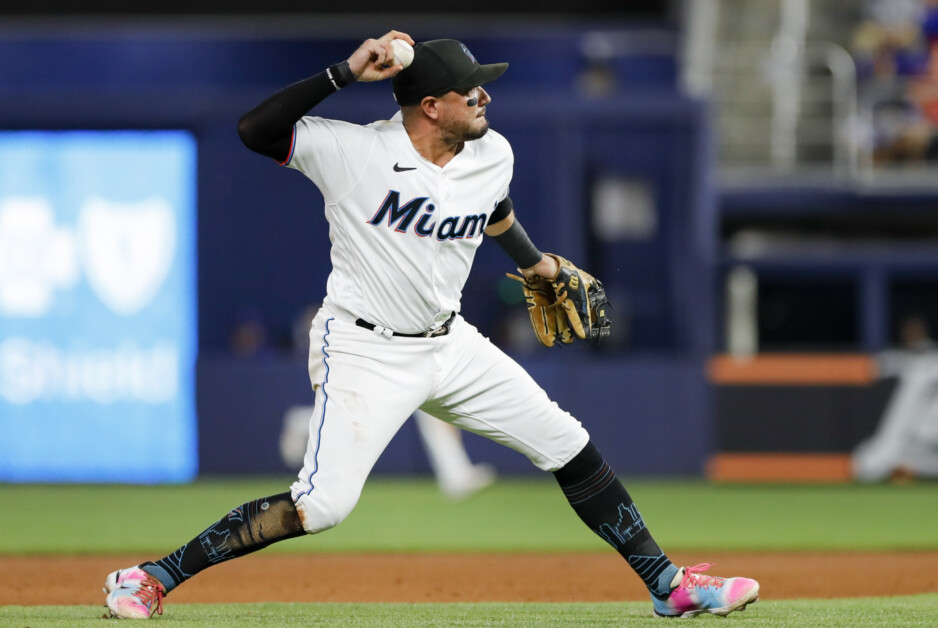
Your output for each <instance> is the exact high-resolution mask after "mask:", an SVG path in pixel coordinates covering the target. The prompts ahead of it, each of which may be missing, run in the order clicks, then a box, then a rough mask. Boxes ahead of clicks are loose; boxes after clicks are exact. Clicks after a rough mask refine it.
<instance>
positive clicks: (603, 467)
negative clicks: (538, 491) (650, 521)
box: [554, 442, 678, 597]
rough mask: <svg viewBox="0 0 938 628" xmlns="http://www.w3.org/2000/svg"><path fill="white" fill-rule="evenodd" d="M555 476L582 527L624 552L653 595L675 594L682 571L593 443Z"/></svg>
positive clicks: (588, 444) (621, 552)
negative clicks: (673, 585)
mask: <svg viewBox="0 0 938 628" xmlns="http://www.w3.org/2000/svg"><path fill="white" fill-rule="evenodd" d="M554 477H556V478H557V482H558V483H559V484H560V488H561V489H563V494H564V495H566V497H567V501H569V502H570V505H571V506H573V510H574V511H576V514H577V515H579V516H580V519H582V520H583V523H585V524H586V525H588V526H589V527H590V529H591V530H592V531H593V532H595V533H596V534H598V535H599V536H601V537H603V538H604V539H605V540H606V542H607V543H609V544H610V545H612V546H613V547H614V548H615V549H616V551H617V552H619V554H621V555H622V556H623V557H624V558H625V559H626V560H627V561H628V563H629V565H630V566H631V567H632V569H634V570H635V573H637V574H638V575H639V577H640V578H641V579H642V581H643V582H644V583H645V586H647V587H648V590H649V591H651V592H652V594H654V595H657V596H659V597H661V596H664V595H667V594H668V592H669V591H670V590H671V580H672V579H673V578H674V576H675V574H677V572H678V568H677V567H676V566H675V565H674V564H673V563H672V562H671V561H670V560H668V557H667V556H665V554H664V552H663V551H662V550H661V548H660V547H658V544H657V543H655V540H654V539H653V538H652V537H651V533H650V532H649V531H648V529H647V528H646V527H645V521H644V520H643V519H642V515H641V514H640V513H639V512H638V508H637V507H636V506H635V503H634V502H632V498H631V497H630V496H629V494H628V492H627V491H626V490H625V487H624V486H622V483H621V482H619V480H618V479H617V478H616V474H615V472H613V470H612V469H611V468H610V467H609V465H608V464H607V463H606V461H605V459H604V458H603V457H602V454H600V453H599V451H598V450H597V449H596V446H595V445H593V443H592V442H589V443H587V444H586V447H584V448H583V451H581V452H580V453H579V454H577V455H576V457H575V458H574V459H573V460H571V461H570V462H569V463H567V464H566V466H564V467H563V468H562V469H558V470H557V471H554Z"/></svg>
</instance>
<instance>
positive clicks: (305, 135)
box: [284, 116, 376, 204]
mask: <svg viewBox="0 0 938 628" xmlns="http://www.w3.org/2000/svg"><path fill="white" fill-rule="evenodd" d="M375 141H376V138H375V134H374V132H372V131H371V130H370V129H368V128H367V127H363V126H359V125H357V124H352V123H349V122H342V121H339V120H327V119H325V118H319V117H313V116H306V117H303V118H301V119H300V120H299V121H298V122H297V123H296V125H295V126H294V128H293V145H292V146H291V147H290V156H289V157H287V161H285V162H284V165H285V166H287V167H288V168H293V169H295V170H299V171H300V172H302V173H303V174H305V175H306V176H307V177H309V179H310V180H311V181H312V182H313V183H315V184H316V187H318V188H319V191H320V192H322V195H323V198H325V200H326V202H327V203H329V204H333V203H335V202H337V201H339V200H340V199H342V198H343V197H344V196H345V195H346V194H348V193H349V191H350V190H351V189H352V188H353V187H354V186H355V184H356V183H357V182H358V181H359V179H360V178H361V176H362V173H363V172H364V170H365V168H366V167H367V165H368V161H369V158H370V155H371V151H372V149H373V147H374V143H375Z"/></svg>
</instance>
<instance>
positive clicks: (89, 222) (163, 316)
mask: <svg viewBox="0 0 938 628" xmlns="http://www.w3.org/2000/svg"><path fill="white" fill-rule="evenodd" d="M195 215H196V144H195V140H194V139H193V138H192V136H191V135H189V134H188V133H186V132H183V131H74V132H72V131H69V132H41V131H24V132H0V481H11V482H59V481H70V482H130V483H154V482H182V481H186V480H189V479H191V478H192V477H194V475H195V474H196V472H197V469H198V461H197V443H196V423H195V382H194V371H195V356H196V286H195V276H196V269H195Z"/></svg>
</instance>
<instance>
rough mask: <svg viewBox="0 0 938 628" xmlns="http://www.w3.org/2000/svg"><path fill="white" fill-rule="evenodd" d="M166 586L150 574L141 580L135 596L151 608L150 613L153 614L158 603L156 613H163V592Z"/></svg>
mask: <svg viewBox="0 0 938 628" xmlns="http://www.w3.org/2000/svg"><path fill="white" fill-rule="evenodd" d="M165 590H166V588H165V587H164V586H163V585H162V584H161V583H160V581H159V580H157V579H156V578H154V577H153V576H150V577H148V578H146V579H145V580H141V581H140V587H139V588H138V589H137V590H136V591H134V593H133V596H134V597H135V598H137V599H138V600H140V601H141V602H142V603H144V604H145V605H146V607H147V608H148V609H150V615H151V616H152V615H153V612H154V611H153V605H154V603H155V604H156V614H157V615H162V614H163V592H164V591H165Z"/></svg>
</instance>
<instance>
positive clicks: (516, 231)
mask: <svg viewBox="0 0 938 628" xmlns="http://www.w3.org/2000/svg"><path fill="white" fill-rule="evenodd" d="M492 237H493V238H494V239H495V241H496V242H497V243H498V246H500V247H502V250H504V251H505V252H506V253H508V257H510V258H511V259H512V261H514V263H515V264H517V265H518V268H522V269H523V268H531V267H532V266H534V265H535V264H537V263H538V262H539V261H541V258H542V257H543V256H544V255H543V253H541V252H540V251H538V250H537V247H536V246H534V243H533V242H531V238H529V237H528V234H527V232H526V231H525V230H524V227H522V226H521V223H520V222H518V221H517V220H516V221H514V222H513V223H511V226H510V227H508V230H507V231H505V232H504V233H502V234H499V235H497V236H492Z"/></svg>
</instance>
